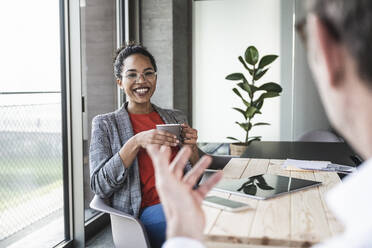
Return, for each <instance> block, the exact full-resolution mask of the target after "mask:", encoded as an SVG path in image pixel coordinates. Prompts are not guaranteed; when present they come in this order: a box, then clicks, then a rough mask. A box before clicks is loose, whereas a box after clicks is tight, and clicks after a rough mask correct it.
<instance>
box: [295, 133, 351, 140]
mask: <svg viewBox="0 0 372 248" xmlns="http://www.w3.org/2000/svg"><path fill="white" fill-rule="evenodd" d="M297 141H302V142H344V140H343V139H342V138H341V137H339V136H338V135H337V134H335V133H334V132H332V131H328V130H313V131H309V132H307V133H305V134H303V135H301V136H300V137H299V138H298V139H297Z"/></svg>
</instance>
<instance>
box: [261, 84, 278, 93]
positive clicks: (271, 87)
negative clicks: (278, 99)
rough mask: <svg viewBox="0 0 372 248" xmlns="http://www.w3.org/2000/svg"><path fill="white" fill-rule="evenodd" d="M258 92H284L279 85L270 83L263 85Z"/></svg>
mask: <svg viewBox="0 0 372 248" xmlns="http://www.w3.org/2000/svg"><path fill="white" fill-rule="evenodd" d="M258 90H266V91H271V92H278V93H280V92H282V87H281V86H280V85H279V84H277V83H273V82H270V83H266V84H263V85H261V86H260V87H258Z"/></svg>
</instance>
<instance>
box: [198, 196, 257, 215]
mask: <svg viewBox="0 0 372 248" xmlns="http://www.w3.org/2000/svg"><path fill="white" fill-rule="evenodd" d="M203 204H205V205H206V206H210V207H216V208H220V209H223V210H227V211H231V212H237V211H242V210H245V209H249V208H251V207H250V206H249V205H248V204H246V203H243V202H238V201H233V200H229V199H226V198H222V197H218V196H207V197H205V199H204V201H203Z"/></svg>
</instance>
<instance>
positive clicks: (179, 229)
mask: <svg viewBox="0 0 372 248" xmlns="http://www.w3.org/2000/svg"><path fill="white" fill-rule="evenodd" d="M147 152H148V154H149V155H150V157H151V159H152V161H153V164H154V167H155V179H156V189H157V191H158V194H159V197H160V200H161V202H162V204H163V209H164V213H165V216H166V219H167V238H171V237H189V238H193V239H196V240H200V241H201V240H202V239H203V230H204V226H205V216H204V212H203V209H202V207H201V204H202V201H203V199H204V197H205V196H206V194H207V193H208V192H209V191H210V190H211V189H212V187H213V186H214V185H215V184H216V183H217V182H218V181H219V180H220V179H221V178H222V172H221V171H220V172H218V173H215V174H214V175H213V176H212V177H210V178H209V179H208V180H207V181H206V182H205V183H204V184H203V185H201V186H199V187H198V189H196V190H193V186H194V185H195V183H196V181H197V180H198V178H199V177H200V176H201V174H202V173H203V172H204V169H206V168H207V167H208V166H209V164H210V163H211V160H212V159H211V157H209V156H203V157H202V158H201V159H200V160H199V161H198V163H196V165H195V166H194V167H193V168H192V169H191V170H190V171H189V172H188V173H187V174H186V175H185V176H183V169H184V167H185V165H186V162H187V161H188V159H189V157H190V155H191V149H190V148H189V147H187V146H185V147H183V148H182V149H181V150H180V152H178V154H177V156H176V157H175V159H174V160H173V161H172V163H171V164H169V158H170V154H171V150H170V148H169V147H167V146H159V145H148V146H147Z"/></svg>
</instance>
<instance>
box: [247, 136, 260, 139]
mask: <svg viewBox="0 0 372 248" xmlns="http://www.w3.org/2000/svg"><path fill="white" fill-rule="evenodd" d="M261 138H262V136H251V137H249V138H248V140H251V139H261Z"/></svg>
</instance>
